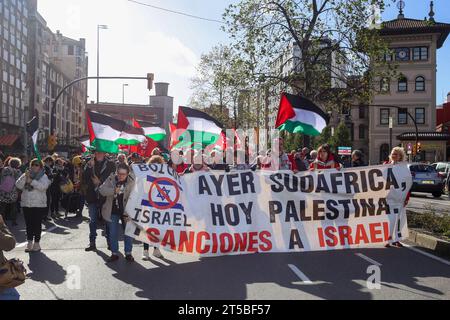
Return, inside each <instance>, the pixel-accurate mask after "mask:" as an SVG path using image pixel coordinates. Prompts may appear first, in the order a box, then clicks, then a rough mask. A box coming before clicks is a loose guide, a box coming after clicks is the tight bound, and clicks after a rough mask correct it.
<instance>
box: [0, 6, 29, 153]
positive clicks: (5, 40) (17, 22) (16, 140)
mask: <svg viewBox="0 0 450 320" xmlns="http://www.w3.org/2000/svg"><path fill="white" fill-rule="evenodd" d="M33 14H35V13H34V12H29V10H28V7H27V1H26V0H14V1H13V0H2V1H0V50H1V58H0V72H1V86H0V88H1V99H0V136H9V137H8V139H6V140H5V141H0V148H2V149H5V150H9V151H10V152H23V146H24V139H25V138H24V137H25V132H24V131H25V130H24V128H25V123H26V121H27V113H28V103H27V91H26V90H27V89H26V87H27V85H26V81H27V73H28V70H29V67H28V55H29V51H30V48H29V47H28V33H29V32H28V24H27V21H28V18H29V16H30V15H33Z"/></svg>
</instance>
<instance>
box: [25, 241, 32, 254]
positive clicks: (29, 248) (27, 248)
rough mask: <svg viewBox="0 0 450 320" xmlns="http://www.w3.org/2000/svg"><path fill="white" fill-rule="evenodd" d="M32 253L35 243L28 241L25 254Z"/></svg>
mask: <svg viewBox="0 0 450 320" xmlns="http://www.w3.org/2000/svg"><path fill="white" fill-rule="evenodd" d="M31 251H33V241H28V244H27V247H26V249H25V252H31Z"/></svg>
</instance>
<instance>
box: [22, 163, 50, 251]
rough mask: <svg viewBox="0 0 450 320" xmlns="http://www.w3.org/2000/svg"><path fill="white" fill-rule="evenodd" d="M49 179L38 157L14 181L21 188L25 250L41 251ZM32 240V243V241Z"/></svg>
mask: <svg viewBox="0 0 450 320" xmlns="http://www.w3.org/2000/svg"><path fill="white" fill-rule="evenodd" d="M49 186H50V181H49V180H48V177H47V175H46V174H45V171H44V164H43V163H42V161H40V160H38V159H33V160H32V161H31V162H30V168H29V169H28V171H26V172H25V173H24V174H23V175H21V176H20V178H19V179H18V180H17V182H16V187H17V188H18V189H19V190H22V197H21V200H20V204H21V206H22V210H23V214H24V217H25V225H26V229H27V240H28V245H27V248H26V249H25V252H37V251H41V247H40V241H41V233H42V216H43V215H45V214H46V209H47V195H46V192H47V189H48V187H49ZM33 241H34V243H33Z"/></svg>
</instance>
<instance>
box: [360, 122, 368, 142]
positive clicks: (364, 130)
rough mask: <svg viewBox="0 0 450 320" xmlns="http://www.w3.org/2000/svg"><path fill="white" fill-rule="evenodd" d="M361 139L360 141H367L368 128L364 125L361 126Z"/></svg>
mask: <svg viewBox="0 0 450 320" xmlns="http://www.w3.org/2000/svg"><path fill="white" fill-rule="evenodd" d="M359 139H360V140H364V139H366V126H365V125H363V124H360V125H359Z"/></svg>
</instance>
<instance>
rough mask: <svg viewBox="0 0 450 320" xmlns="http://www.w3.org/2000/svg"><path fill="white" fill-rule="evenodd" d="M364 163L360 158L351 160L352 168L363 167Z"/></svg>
mask: <svg viewBox="0 0 450 320" xmlns="http://www.w3.org/2000/svg"><path fill="white" fill-rule="evenodd" d="M364 166H365V164H364V162H363V161H362V160H361V159H358V160H356V161H352V166H351V167H352V168H356V167H364Z"/></svg>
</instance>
